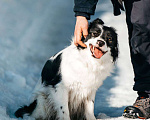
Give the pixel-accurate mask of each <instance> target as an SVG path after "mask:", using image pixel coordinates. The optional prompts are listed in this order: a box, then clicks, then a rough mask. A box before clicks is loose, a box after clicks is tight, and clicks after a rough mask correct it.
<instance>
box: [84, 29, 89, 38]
mask: <svg viewBox="0 0 150 120" xmlns="http://www.w3.org/2000/svg"><path fill="white" fill-rule="evenodd" d="M87 35H88V28H84V29H83V36H84V38H86V37H87Z"/></svg>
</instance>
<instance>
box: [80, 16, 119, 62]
mask: <svg viewBox="0 0 150 120" xmlns="http://www.w3.org/2000/svg"><path fill="white" fill-rule="evenodd" d="M88 33H89V34H88V36H87V37H86V39H84V37H82V41H83V42H84V43H85V44H86V45H87V49H90V51H91V55H92V56H93V57H94V58H95V59H100V58H101V57H103V56H104V55H105V54H110V53H111V56H112V58H113V61H114V62H115V61H116V59H117V57H118V41H117V33H116V31H115V29H114V28H112V27H107V26H104V22H103V21H102V20H101V19H98V18H97V19H96V20H94V21H93V22H91V23H90V25H89V28H88ZM78 48H79V49H80V48H81V49H84V48H83V47H81V46H78Z"/></svg>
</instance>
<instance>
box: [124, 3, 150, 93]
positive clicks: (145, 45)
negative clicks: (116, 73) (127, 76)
mask: <svg viewBox="0 0 150 120" xmlns="http://www.w3.org/2000/svg"><path fill="white" fill-rule="evenodd" d="M124 2H125V8H126V21H127V25H128V32H129V45H130V53H131V61H132V64H133V70H134V74H135V78H134V80H135V85H134V88H133V89H134V90H135V91H145V90H148V91H149V90H150V12H149V11H150V1H149V0H125V1H124Z"/></svg>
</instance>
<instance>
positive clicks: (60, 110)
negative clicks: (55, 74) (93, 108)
mask: <svg viewBox="0 0 150 120" xmlns="http://www.w3.org/2000/svg"><path fill="white" fill-rule="evenodd" d="M52 96H53V100H54V104H55V109H56V110H57V119H58V120H70V115H69V109H68V91H67V89H66V88H65V86H63V85H62V84H60V85H59V86H58V87H56V88H54V91H53V94H52Z"/></svg>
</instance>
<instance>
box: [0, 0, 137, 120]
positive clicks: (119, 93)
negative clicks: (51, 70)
mask: <svg viewBox="0 0 150 120" xmlns="http://www.w3.org/2000/svg"><path fill="white" fill-rule="evenodd" d="M0 8H1V10H0V16H1V17H0V55H1V56H0V66H1V67H0V120H17V118H15V116H14V112H15V111H16V110H17V108H18V107H19V106H22V105H24V104H29V99H30V96H31V93H32V90H33V89H34V86H35V85H36V83H37V82H38V79H39V78H40V73H41V70H42V67H43V65H44V63H45V61H46V60H47V59H48V58H49V57H50V56H52V55H53V54H55V53H57V52H58V51H60V50H62V49H63V48H65V46H67V45H69V44H70V39H71V36H72V35H73V32H74V25H75V18H74V13H73V10H72V9H73V0H55V1H53V0H42V1H41V0H19V1H18V0H13V1H12V0H0ZM97 17H99V18H101V19H102V20H103V21H104V22H105V24H106V25H108V26H113V27H115V28H116V30H117V33H118V37H119V48H120V55H119V59H118V62H117V63H116V67H115V69H114V73H113V74H112V76H110V77H108V78H107V79H106V80H105V81H104V84H103V86H102V87H100V88H99V90H98V92H97V95H96V101H95V115H96V116H97V118H99V119H105V120H126V119H125V118H123V117H122V112H123V110H124V108H125V107H126V106H128V105H132V104H133V102H134V101H135V99H136V97H137V95H136V92H134V91H133V90H132V86H133V84H134V83H133V77H134V76H133V70H132V65H131V62H130V55H129V46H128V38H127V28H126V24H125V14H124V13H123V14H122V15H121V16H119V17H114V16H113V14H112V5H111V3H110V1H109V0H105V1H99V3H98V5H97V10H96V13H95V16H93V17H92V20H93V19H95V18H97ZM25 120H31V118H30V117H27V116H26V117H25Z"/></svg>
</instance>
